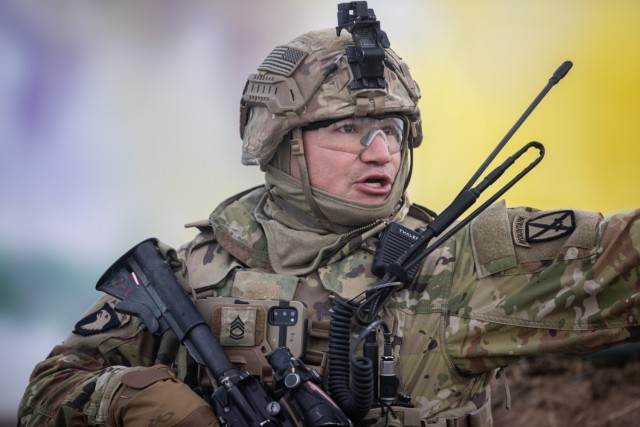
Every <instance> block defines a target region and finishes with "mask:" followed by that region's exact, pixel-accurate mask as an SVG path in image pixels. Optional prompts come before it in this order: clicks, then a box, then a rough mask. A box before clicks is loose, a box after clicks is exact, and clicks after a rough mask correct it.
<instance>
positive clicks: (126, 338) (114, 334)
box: [18, 296, 159, 426]
mask: <svg viewBox="0 0 640 427" xmlns="http://www.w3.org/2000/svg"><path fill="white" fill-rule="evenodd" d="M113 305H114V300H113V299H112V298H111V297H107V296H103V297H102V298H100V299H99V300H98V301H97V302H96V304H94V306H93V307H91V308H90V309H89V310H88V312H87V314H86V315H85V316H84V317H83V318H82V319H81V320H80V321H79V322H78V323H77V324H76V325H75V329H74V331H73V333H71V334H70V335H69V337H68V338H67V339H66V340H65V341H64V342H63V343H62V344H61V345H58V346H56V347H55V348H54V349H53V350H52V352H51V353H50V354H49V356H48V357H47V358H46V359H45V360H43V361H42V362H40V363H39V364H38V365H36V367H35V369H34V370H33V373H32V374H31V377H30V379H29V384H28V386H27V389H26V391H25V394H24V396H23V399H22V401H21V403H20V407H19V412H18V421H19V425H21V426H53V425H55V426H71V425H73V426H93V425H95V426H102V425H109V419H108V408H109V404H110V399H111V395H112V394H113V392H114V391H115V389H116V388H117V387H118V385H119V384H120V377H121V376H122V375H123V374H124V373H126V372H128V371H131V370H137V369H139V368H138V367H141V366H150V365H152V364H154V363H155V362H156V361H157V357H158V356H159V355H158V354H157V349H158V343H157V342H156V341H157V340H156V339H155V338H154V337H153V336H151V335H150V334H148V333H146V332H144V331H143V329H142V328H141V327H140V322H139V320H138V319H136V318H132V317H130V316H127V315H122V314H119V313H116V312H115V311H114V310H113Z"/></svg>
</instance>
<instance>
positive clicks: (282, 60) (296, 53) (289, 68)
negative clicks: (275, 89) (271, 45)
mask: <svg viewBox="0 0 640 427" xmlns="http://www.w3.org/2000/svg"><path fill="white" fill-rule="evenodd" d="M305 56H306V53H305V52H303V51H301V50H299V49H295V48H293V47H288V46H278V47H276V48H275V49H273V50H272V51H271V53H270V54H269V55H268V56H267V57H266V58H265V60H264V61H262V64H260V66H259V67H258V70H260V71H270V72H272V73H276V74H282V75H283V76H289V75H291V73H292V72H293V70H295V69H296V67H297V66H298V64H300V62H302V60H303V59H304V57H305Z"/></svg>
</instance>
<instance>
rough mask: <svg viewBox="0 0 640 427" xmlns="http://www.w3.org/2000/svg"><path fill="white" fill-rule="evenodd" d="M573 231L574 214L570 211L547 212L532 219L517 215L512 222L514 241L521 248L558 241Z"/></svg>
mask: <svg viewBox="0 0 640 427" xmlns="http://www.w3.org/2000/svg"><path fill="white" fill-rule="evenodd" d="M575 229H576V220H575V214H574V213H573V211H571V210H562V211H554V212H548V213H545V214H543V215H540V216H537V217H534V218H526V217H524V216H521V215H518V216H516V217H515V218H514V221H513V237H514V240H515V242H516V244H517V245H518V246H523V247H529V246H530V244H531V243H541V242H548V241H550V240H555V239H559V238H561V237H564V236H567V235H569V234H571V233H573V231H574V230H575Z"/></svg>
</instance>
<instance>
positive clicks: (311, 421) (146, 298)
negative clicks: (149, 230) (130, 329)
mask: <svg viewBox="0 0 640 427" xmlns="http://www.w3.org/2000/svg"><path fill="white" fill-rule="evenodd" d="M157 245H158V240H157V239H154V238H152V239H147V240H144V241H142V242H141V243H139V244H137V245H136V246H134V247H133V248H131V249H130V250H129V251H127V252H126V253H125V254H124V255H122V256H121V257H120V258H119V259H118V260H117V261H116V262H115V263H114V264H113V265H112V266H111V267H109V269H107V271H106V272H105V273H104V274H103V275H102V276H101V277H100V279H99V280H98V283H97V284H96V289H97V290H99V291H103V292H106V293H108V294H109V295H112V296H114V297H116V298H118V299H119V300H120V301H119V302H118V303H117V304H116V306H115V310H116V311H119V312H122V313H126V314H131V315H133V316H137V317H139V318H140V319H141V320H142V322H143V323H144V325H145V327H146V328H147V329H148V330H149V332H151V333H152V334H154V335H162V334H163V333H164V332H166V331H167V330H168V329H171V330H172V331H173V333H174V334H175V335H176V337H177V338H178V339H179V340H180V342H181V343H182V344H183V345H184V346H185V347H186V348H187V350H188V351H189V353H190V354H191V356H192V357H193V358H194V360H195V361H196V362H197V363H198V364H200V365H203V366H205V367H206V368H207V369H208V371H209V372H210V373H211V374H212V376H213V378H214V379H215V380H216V383H217V385H218V388H217V389H216V390H215V391H214V392H213V393H211V395H210V396H204V397H205V399H206V400H207V401H208V403H209V404H210V405H211V406H212V407H213V409H214V412H215V414H216V416H217V417H218V421H219V422H220V425H221V426H223V427H225V426H230V427H235V426H265V427H276V426H277V427H280V426H282V427H289V426H296V425H302V424H303V423H304V425H309V426H326V427H329V426H336V427H342V426H344V427H347V426H351V421H349V419H348V418H347V417H346V415H344V413H343V412H342V411H341V410H340V409H339V408H338V406H337V405H336V404H335V403H334V402H333V401H332V400H331V399H330V398H329V396H327V395H326V394H325V393H324V392H323V391H322V389H321V388H320V387H319V385H318V384H317V383H319V381H318V379H319V376H316V375H314V373H313V372H315V371H309V370H307V369H306V367H304V364H303V363H302V362H301V361H300V360H298V359H296V358H295V357H293V356H292V355H291V352H289V350H288V349H287V348H286V347H279V348H277V349H276V350H274V351H273V352H272V353H271V354H270V355H268V356H267V360H268V361H269V362H270V364H271V365H272V367H273V369H274V372H275V373H276V374H277V375H274V379H275V380H276V390H278V391H279V394H280V395H281V396H282V397H283V399H282V402H283V405H281V404H280V403H279V402H278V401H276V400H274V399H273V398H272V397H271V396H269V393H268V391H267V389H266V387H265V386H264V384H262V383H261V382H260V381H259V380H258V379H257V378H256V377H254V376H253V375H251V374H250V373H249V372H246V371H240V370H239V369H237V368H236V367H235V366H234V365H233V364H232V363H231V361H230V360H229V358H228V357H227V356H226V355H225V353H224V351H223V350H222V347H221V346H220V343H219V342H218V341H217V340H216V339H215V338H214V336H213V334H212V333H211V330H210V329H209V327H208V325H207V323H206V322H205V320H204V318H203V317H202V315H201V314H200V313H199V312H198V310H197V308H196V306H195V304H194V303H193V301H192V300H191V298H190V297H189V295H188V294H187V293H186V291H185V290H184V288H183V287H182V285H180V283H179V282H178V280H177V278H176V276H175V274H174V272H173V270H172V269H171V267H170V265H169V262H168V260H166V259H165V258H164V257H163V256H162V254H161V253H160V251H159V249H158V246H157ZM282 406H284V408H285V410H283V408H282Z"/></svg>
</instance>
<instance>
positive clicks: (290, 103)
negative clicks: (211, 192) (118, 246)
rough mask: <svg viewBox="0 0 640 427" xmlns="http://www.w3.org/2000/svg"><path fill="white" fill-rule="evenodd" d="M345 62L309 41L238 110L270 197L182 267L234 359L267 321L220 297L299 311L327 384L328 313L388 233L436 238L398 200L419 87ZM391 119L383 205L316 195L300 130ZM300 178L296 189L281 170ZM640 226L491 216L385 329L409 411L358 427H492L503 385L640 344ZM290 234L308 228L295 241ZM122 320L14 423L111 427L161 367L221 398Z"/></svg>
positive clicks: (333, 47)
mask: <svg viewBox="0 0 640 427" xmlns="http://www.w3.org/2000/svg"><path fill="white" fill-rule="evenodd" d="M380 39H382V38H380ZM350 47H353V40H352V38H351V37H350V36H349V35H348V34H345V32H343V33H342V34H341V36H339V37H336V32H335V30H334V29H331V30H328V31H319V32H311V33H307V34H304V35H302V36H299V37H297V38H295V39H294V40H293V41H291V42H290V43H288V44H286V45H283V46H278V47H276V49H274V50H273V52H272V53H271V54H269V55H268V56H267V58H266V59H265V61H264V62H263V63H262V64H261V65H260V66H259V67H258V72H257V73H255V74H252V75H251V76H250V77H249V79H248V81H247V85H246V87H245V90H244V94H243V97H242V100H241V106H240V134H241V136H242V138H243V156H242V162H243V163H244V164H254V165H259V166H260V167H261V168H262V169H263V170H264V171H265V177H266V185H265V187H263V188H258V189H254V190H252V191H247V192H245V193H244V194H241V195H239V196H237V197H233V198H231V199H229V200H228V201H226V202H224V203H223V204H222V205H221V206H220V207H218V208H217V209H216V210H215V211H214V213H213V214H212V215H211V217H210V219H209V220H208V221H204V222H202V223H198V224H194V225H195V226H196V227H198V228H199V229H200V233H199V234H198V235H197V236H196V237H195V239H194V240H193V241H192V242H190V243H189V244H187V245H185V246H184V247H183V248H181V249H180V251H179V257H180V258H181V259H182V260H183V262H182V264H181V267H177V268H180V273H181V274H182V275H183V276H184V278H185V280H184V283H185V285H187V286H188V287H189V291H190V292H191V294H192V295H193V297H194V299H195V300H196V305H197V307H198V308H199V310H200V311H201V312H202V313H203V316H204V317H205V319H207V320H208V321H209V322H210V323H211V324H212V329H213V330H214V333H215V334H216V335H219V338H220V341H221V342H222V343H223V344H224V341H225V336H224V335H225V333H226V332H229V331H228V330H226V329H225V327H226V324H227V323H232V320H233V319H234V315H235V316H240V312H243V313H246V314H247V316H248V317H253V318H254V319H259V317H260V316H259V312H260V309H259V308H260V307H255V309H253V308H251V309H246V310H245V309H244V308H242V309H239V308H238V307H235V309H234V308H233V307H232V308H231V309H228V308H224V307H223V308H224V310H222V309H221V310H218V308H217V306H216V303H217V302H220V301H225V300H224V299H223V298H222V297H233V298H237V299H246V300H258V301H261V300H262V301H264V300H269V299H272V300H285V301H290V300H297V301H302V302H304V303H305V304H306V306H307V309H308V313H307V315H308V325H307V331H306V334H307V337H306V341H308V342H307V349H306V351H304V352H303V354H301V358H302V360H303V361H304V362H305V363H307V364H309V365H314V366H316V365H317V366H318V367H319V369H320V370H321V371H322V370H323V368H324V367H325V366H326V350H327V336H328V332H327V331H328V329H329V314H330V309H331V307H332V304H333V299H332V298H331V297H332V296H334V295H340V296H344V297H347V298H351V297H354V296H356V295H358V294H359V293H360V292H361V291H363V290H365V289H367V288H368V287H370V286H372V285H373V284H375V283H376V282H377V278H376V277H375V276H374V275H373V274H372V273H371V263H372V259H373V254H374V251H375V248H376V247H377V243H378V241H377V239H378V237H377V236H378V234H379V231H380V230H382V229H383V228H384V225H385V224H386V223H387V222H402V224H403V225H405V226H407V227H409V228H412V229H416V228H421V227H424V226H425V224H426V223H427V222H428V221H430V217H429V215H428V213H426V212H425V211H424V210H422V209H420V208H418V207H416V206H413V207H412V208H413V209H410V210H409V208H408V207H409V203H408V202H407V199H406V198H405V196H404V188H406V185H407V184H408V180H409V176H410V173H409V171H410V164H409V160H408V159H409V158H410V156H409V154H408V151H409V150H408V147H412V148H416V147H418V146H419V145H420V143H421V140H422V129H421V116H420V111H419V108H418V100H419V98H420V90H419V88H418V85H417V83H416V82H415V81H414V80H413V79H412V77H411V74H410V72H409V68H408V66H407V65H406V64H405V63H404V62H403V61H402V60H401V59H400V57H399V56H398V55H397V54H396V53H395V52H393V51H392V50H391V49H390V48H388V43H387V47H385V48H384V49H383V51H382V52H381V53H382V55H380V56H375V55H374V56H368V57H370V58H381V59H380V60H381V61H382V63H381V64H377V65H379V69H380V70H381V75H379V76H377V77H376V79H378V78H379V80H380V82H382V83H381V84H380V85H378V86H374V87H370V86H368V83H369V82H365V83H367V84H366V85H365V87H364V88H363V87H360V86H358V85H355V86H354V85H353V77H354V75H355V73H354V70H356V71H357V67H356V68H354V63H352V62H349V60H348V58H347V54H346V52H347V50H348V49H349V48H350ZM382 58H383V60H382ZM374 65H376V64H374ZM374 68H375V67H374ZM376 69H378V68H376ZM389 115H391V116H393V117H400V118H402V120H403V123H404V125H405V126H404V128H403V131H404V135H403V141H402V143H403V145H402V151H401V152H399V153H396V154H399V155H400V156H402V159H401V163H400V166H399V170H398V171H397V173H396V175H395V178H394V180H393V184H392V185H391V190H390V192H389V195H388V196H387V197H386V199H385V200H384V202H382V203H380V204H366V203H356V202H355V201H353V200H348V199H345V198H340V197H337V196H336V195H332V194H328V193H326V192H323V191H321V190H322V189H317V188H311V184H310V179H309V173H308V171H307V163H308V160H309V159H306V155H305V153H304V151H303V146H304V142H305V141H304V138H303V131H304V129H305V126H308V125H310V124H313V123H326V122H327V121H334V123H335V120H342V119H345V118H353V117H357V118H359V117H365V116H373V117H374V118H379V117H380V116H389ZM359 141H360V142H361V141H362V140H359ZM355 144H358V140H356V141H355ZM354 156H357V157H358V158H360V155H359V154H355V155H354ZM294 161H295V162H296V163H295V164H297V166H298V170H299V172H300V179H299V180H296V179H294V178H293V176H292V175H289V173H290V170H287V169H288V168H289V167H290V165H291V164H294V163H293V162H294ZM340 172H341V171H336V177H337V179H338V178H340ZM266 199H268V202H269V203H271V205H269V204H268V203H267V202H265V206H267V208H269V209H272V211H270V212H272V213H274V215H271V217H270V218H268V220H270V222H268V221H263V219H262V217H261V216H260V215H262V214H267V213H268V212H267V210H261V209H260V206H261V205H260V204H261V203H263V202H264V201H265V200H266ZM274 205H277V206H274ZM277 209H280V211H278V210H277ZM407 211H408V212H407ZM276 214H277V215H276ZM638 216H640V212H634V213H627V214H619V215H615V216H612V217H611V218H609V219H607V220H604V219H603V218H602V217H601V216H599V215H598V214H594V213H589V212H578V211H556V212H548V213H545V212H537V211H535V210H533V209H528V208H526V209H512V210H508V209H506V208H505V206H504V205H502V204H497V205H494V206H492V207H491V208H490V209H488V210H487V211H486V212H485V213H484V214H482V215H481V216H479V217H478V218H476V219H475V220H474V221H473V222H472V223H470V224H469V225H468V226H467V227H465V228H464V229H462V230H461V231H459V232H458V233H457V234H456V235H455V236H454V237H452V238H450V239H449V240H447V241H446V242H445V243H444V244H443V245H442V246H441V247H439V248H438V249H437V250H436V251H435V252H433V253H432V254H431V255H429V256H428V257H427V259H425V260H424V262H423V264H422V265H421V267H420V270H419V272H418V274H417V276H416V278H415V280H413V282H412V283H411V284H410V286H408V287H406V288H404V289H402V290H400V291H398V292H397V293H395V294H394V295H393V297H392V299H391V301H390V302H389V303H388V304H387V305H386V307H385V308H384V309H383V311H382V312H381V315H382V317H383V319H384V320H385V322H386V323H387V325H388V326H389V327H390V329H391V331H392V335H393V343H392V344H393V348H394V354H395V356H396V357H397V368H398V372H399V376H400V383H401V389H402V390H403V392H404V393H406V394H408V395H409V396H410V397H411V399H412V401H413V403H414V404H415V408H409V409H402V408H395V410H394V413H393V414H389V417H387V418H385V417H383V418H382V419H380V420H378V419H377V418H378V417H379V416H380V414H379V413H377V412H376V411H372V412H371V413H370V416H368V417H367V419H366V421H365V422H364V424H365V425H371V424H376V423H377V425H380V424H384V423H385V422H386V421H388V422H389V423H390V424H393V425H407V426H409V425H411V426H423V425H432V424H433V425H441V426H445V425H450V424H452V425H458V426H465V425H473V426H479V425H482V426H490V425H491V417H490V413H489V414H487V413H486V408H487V407H488V406H489V405H487V403H486V402H487V399H488V396H487V391H486V390H487V385H488V383H489V381H490V379H491V378H492V375H493V374H494V372H495V370H496V369H498V368H500V367H502V366H506V365H507V364H509V363H510V362H512V361H514V360H517V359H518V358H520V357H526V356H534V355H542V354H554V353H555V354H568V353H570V354H578V353H586V352H590V351H594V350H597V349H599V348H603V347H608V346H611V345H614V344H617V343H620V342H624V341H626V340H630V339H633V338H634V331H635V326H636V325H637V324H638V317H637V310H638V308H637V305H638V301H637V297H636V287H637V286H638V284H639V280H640V279H639V276H640V271H639V269H640V267H639V261H638V254H639V252H640V222H638ZM296 221H297V223H298V226H299V227H298V228H296V227H291V226H290V224H291V223H294V222H296ZM308 224H312V225H308ZM318 224H319V226H316V225H318ZM345 230H346V231H345ZM278 233H280V234H278ZM300 236H302V237H300ZM345 237H348V238H346V239H343V238H345ZM305 239H308V240H309V241H306V240H305ZM310 241H313V244H312V243H311V242H310ZM291 242H297V244H292V243H291ZM165 249H166V248H165ZM316 249H318V250H316ZM325 250H326V252H325ZM297 251H299V252H301V253H304V256H305V257H307V258H304V257H301V256H300V254H298V253H296V252H297ZM165 252H166V253H167V254H169V253H170V251H165ZM283 260H284V261H285V262H282V261H283ZM307 260H310V262H306V261H307ZM311 261H312V262H311ZM113 304H114V301H113V299H111V298H109V297H106V296H105V297H103V298H101V299H100V300H99V301H98V302H97V303H96V305H94V306H93V307H92V308H91V309H90V310H89V311H88V313H87V316H86V317H84V318H83V319H82V320H81V321H80V322H78V324H77V325H76V328H75V330H74V333H72V334H70V335H69V337H68V338H67V339H66V340H65V341H64V343H63V344H61V345H60V346H57V347H55V348H54V350H53V351H52V353H51V354H50V355H49V357H48V358H47V359H46V360H44V361H43V362H41V363H40V364H38V365H37V366H36V368H35V370H34V372H33V374H32V377H31V380H30V383H29V386H28V388H27V390H26V393H25V396H24V399H23V401H22V403H21V406H20V422H21V424H23V425H34V426H43V425H108V423H109V419H110V418H109V413H110V412H109V410H110V405H111V401H112V396H114V395H115V394H117V389H118V387H119V386H120V384H121V383H124V382H125V379H126V377H127V375H129V373H130V372H131V371H132V370H134V371H135V370H136V369H138V370H142V369H141V368H140V367H148V366H152V365H154V364H166V365H170V366H172V367H173V369H175V371H176V373H177V378H179V379H180V380H182V381H184V382H185V383H186V384H188V385H190V386H196V385H198V384H206V383H207V382H211V381H210V380H209V378H208V377H207V375H206V374H203V372H202V370H201V369H199V368H198V367H197V366H194V364H193V363H192V362H191V361H190V359H189V358H188V357H187V354H186V351H185V349H184V348H183V347H181V346H180V345H179V343H177V342H176V339H175V337H174V336H173V335H172V334H169V333H167V334H165V335H164V336H163V337H162V338H161V339H159V338H155V337H153V336H151V335H150V334H149V333H148V332H145V330H144V329H143V328H141V324H140V321H139V320H138V319H137V318H132V317H129V316H124V315H120V314H118V313H117V312H115V311H114V310H113ZM258 305H259V304H258ZM245 308H246V307H245ZM230 310H231V311H230ZM248 317H247V318H248ZM253 323H254V324H255V325H256V326H255V327H254V328H253V330H245V333H246V334H245V338H246V337H247V336H249V337H250V338H249V339H248V340H247V341H248V342H247V343H246V345H247V347H245V348H244V350H246V351H244V350H242V349H240V350H238V349H237V348H236V349H228V351H229V353H230V358H231V360H232V361H233V362H234V363H238V364H241V365H244V367H246V368H248V369H249V370H252V369H253V370H252V373H254V374H256V375H260V376H261V377H262V379H263V380H265V382H268V380H269V372H266V371H265V370H263V369H262V360H263V359H264V355H263V354H262V352H261V349H262V348H267V347H269V343H265V342H264V330H262V329H260V328H259V326H260V325H261V323H260V321H259V320H254V322H253ZM249 329H251V328H249ZM256 348H257V349H258V351H257V352H256V351H255V349H256ZM231 350H233V351H231ZM256 369H257V370H259V371H260V372H256ZM478 408H485V409H484V410H483V409H480V410H478ZM158 410H159V411H160V410H161V408H158ZM158 415H159V417H160V415H162V414H158ZM446 419H452V420H453V421H451V422H447V421H446ZM158 421H161V420H160V418H159V419H158Z"/></svg>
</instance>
